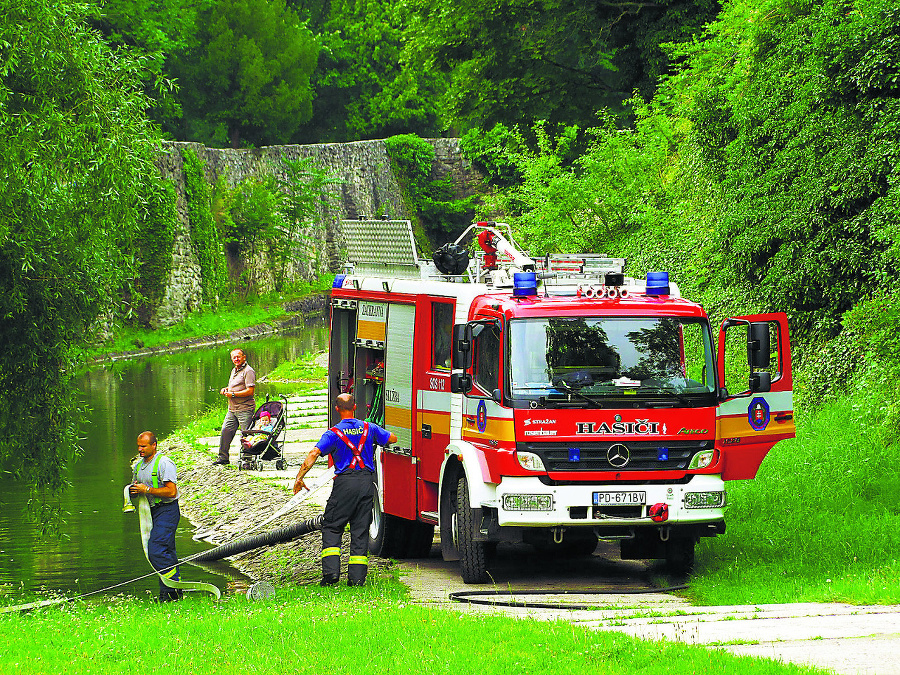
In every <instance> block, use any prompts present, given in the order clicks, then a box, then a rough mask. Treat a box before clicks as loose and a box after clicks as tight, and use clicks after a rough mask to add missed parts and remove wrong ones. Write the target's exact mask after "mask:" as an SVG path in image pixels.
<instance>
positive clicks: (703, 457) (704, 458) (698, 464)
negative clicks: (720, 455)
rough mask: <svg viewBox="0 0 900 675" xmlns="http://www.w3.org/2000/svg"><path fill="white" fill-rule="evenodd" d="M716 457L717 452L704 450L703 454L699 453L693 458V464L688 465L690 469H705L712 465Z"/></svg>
mask: <svg viewBox="0 0 900 675" xmlns="http://www.w3.org/2000/svg"><path fill="white" fill-rule="evenodd" d="M715 456H716V451H715V450H704V451H703V452H698V453H697V454H696V455H694V456H693V457H692V458H691V463H690V464H688V469H705V468H706V467H708V466H709V465H710V464H712V461H713V457H715Z"/></svg>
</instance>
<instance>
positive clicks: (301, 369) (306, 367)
mask: <svg viewBox="0 0 900 675" xmlns="http://www.w3.org/2000/svg"><path fill="white" fill-rule="evenodd" d="M320 355H321V352H319V353H307V354H304V355H303V356H301V357H300V358H298V359H296V360H294V361H285V362H284V363H280V364H279V365H278V366H276V367H275V369H274V370H272V371H271V372H270V373H267V374H266V380H267V381H269V382H271V381H276V380H278V381H283V382H290V381H296V382H303V383H308V384H316V385H318V386H319V387H320V388H321V387H324V386H325V384H326V379H327V377H328V369H327V368H323V367H322V366H319V365H317V364H316V363H315V361H316V358H317V357H319V356H320Z"/></svg>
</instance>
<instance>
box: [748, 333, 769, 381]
mask: <svg viewBox="0 0 900 675" xmlns="http://www.w3.org/2000/svg"><path fill="white" fill-rule="evenodd" d="M771 358H772V349H771V347H770V345H769V324H768V322H766V321H756V322H754V323H751V324H750V330H749V331H748V333H747V362H748V363H749V364H750V367H751V368H768V367H769V360H770V359H771ZM754 391H755V390H754ZM766 391H768V389H767V390H766Z"/></svg>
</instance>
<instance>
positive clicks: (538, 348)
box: [329, 219, 794, 583]
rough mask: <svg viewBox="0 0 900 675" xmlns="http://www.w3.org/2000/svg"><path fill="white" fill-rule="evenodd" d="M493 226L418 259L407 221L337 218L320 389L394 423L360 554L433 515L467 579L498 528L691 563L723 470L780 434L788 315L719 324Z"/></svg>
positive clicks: (574, 548)
mask: <svg viewBox="0 0 900 675" xmlns="http://www.w3.org/2000/svg"><path fill="white" fill-rule="evenodd" d="M502 227H503V226H502V224H496V223H478V224H476V225H474V226H473V227H472V228H470V231H471V233H474V234H476V235H477V241H478V244H479V245H480V248H481V249H482V252H481V254H480V255H476V256H475V257H474V259H473V260H471V261H470V260H469V258H470V255H469V251H467V250H466V249H464V248H463V247H462V246H460V245H459V240H458V242H457V243H456V244H453V245H447V246H445V247H442V248H441V249H439V250H438V251H437V252H436V253H435V255H434V257H433V260H432V261H425V260H421V259H419V258H418V256H417V253H416V247H415V242H414V241H413V237H412V230H411V228H410V225H409V222H408V221H391V220H365V219H360V220H353V221H345V223H344V232H345V236H346V242H347V252H348V264H347V267H346V269H345V273H344V274H340V275H338V276H337V277H336V278H335V282H334V288H333V289H332V300H331V335H330V345H329V347H330V351H329V394H330V396H331V398H333V397H334V396H336V395H337V394H339V393H341V392H346V391H349V392H352V393H353V394H354V396H355V397H356V400H357V405H358V411H357V414H358V416H359V417H361V418H362V417H366V418H367V419H369V420H372V421H374V422H376V423H378V424H381V425H382V426H384V427H385V428H386V429H388V430H389V431H391V432H393V433H394V434H396V436H397V438H398V442H397V443H396V444H395V446H393V447H390V448H381V449H380V450H379V451H378V464H379V466H378V471H377V476H378V479H377V481H378V482H377V485H378V489H377V494H376V504H375V508H374V514H373V522H372V526H371V530H370V550H371V552H372V553H374V554H377V555H381V556H387V557H397V558H404V557H421V556H424V555H427V554H428V552H429V550H430V549H431V545H432V542H433V539H434V528H435V527H438V528H439V532H440V541H441V550H442V553H443V556H444V558H445V559H446V560H459V562H460V570H461V573H462V577H463V579H464V580H465V581H466V582H468V583H483V582H486V581H488V580H489V578H490V562H491V557H492V555H493V552H494V551H495V549H496V546H497V545H498V544H499V543H500V542H522V541H524V542H526V543H530V544H533V545H534V546H536V547H539V548H546V549H551V550H552V549H559V550H566V551H569V552H584V553H588V552H592V551H593V550H594V548H595V547H596V545H597V541H598V539H602V540H615V541H618V542H619V545H620V552H621V557H622V558H625V559H643V558H653V559H662V560H664V561H666V563H667V565H668V566H669V568H670V569H671V570H672V571H673V572H676V573H685V572H687V571H688V570H689V569H690V568H691V566H692V564H693V559H694V546H695V544H696V542H697V541H698V540H699V539H700V538H701V537H708V536H715V535H716V534H719V533H721V532H724V529H725V520H724V512H725V506H726V503H727V497H726V488H725V485H726V481H728V480H736V479H748V478H753V477H754V476H755V474H756V471H757V469H758V467H759V465H760V463H761V462H762V460H763V458H764V457H765V455H766V453H767V452H768V451H769V449H771V447H772V446H773V445H774V444H775V443H776V442H777V441H779V440H781V439H784V438H791V437H793V436H794V422H793V402H792V380H791V363H790V344H789V339H788V326H787V317H786V316H785V315H784V314H764V315H755V316H743V317H734V318H731V319H727V320H725V321H724V322H723V323H722V324H721V326H720V327H719V328H718V331H717V332H714V331H713V329H712V328H711V326H710V324H709V320H708V317H707V315H706V313H705V311H704V309H703V308H702V307H701V306H700V305H698V304H696V303H693V302H690V301H688V300H686V299H683V298H681V297H680V294H679V291H678V288H677V286H676V285H675V284H674V283H673V282H672V281H671V280H669V278H668V275H667V274H666V273H664V272H661V273H659V272H658V273H650V274H648V275H647V278H646V279H643V280H637V279H629V278H626V277H625V275H624V267H625V261H624V260H622V259H616V258H607V257H604V256H597V255H586V254H585V255H555V256H548V257H545V258H534V259H533V258H531V257H529V256H527V255H525V254H523V253H521V252H519V251H518V250H517V249H516V248H515V246H514V245H513V244H512V243H511V239H512V238H511V236H510V237H509V238H507V237H504V236H503V234H501V229H502ZM470 231H467V233H470ZM464 236H467V235H464ZM460 240H462V237H461V238H460ZM334 414H335V413H334V412H332V415H334ZM332 422H336V419H332Z"/></svg>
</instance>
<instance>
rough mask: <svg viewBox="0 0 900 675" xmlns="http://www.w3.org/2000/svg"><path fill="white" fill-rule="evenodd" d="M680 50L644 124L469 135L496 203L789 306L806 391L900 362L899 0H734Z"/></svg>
mask: <svg viewBox="0 0 900 675" xmlns="http://www.w3.org/2000/svg"><path fill="white" fill-rule="evenodd" d="M671 49H672V55H673V58H674V59H675V61H676V62H678V63H679V64H680V65H679V70H678V72H677V73H675V74H673V75H671V76H670V77H668V78H667V79H666V80H665V81H664V82H662V84H661V86H660V88H659V90H658V92H657V94H656V95H655V97H654V98H653V99H652V101H649V102H645V101H643V100H641V99H639V98H637V97H636V98H635V99H634V100H633V101H632V102H631V103H632V109H633V111H634V113H635V123H634V125H633V126H632V127H631V128H627V129H621V128H617V126H616V125H615V124H614V123H613V121H612V120H611V119H608V118H604V117H603V116H602V115H601V117H600V120H601V123H600V124H599V125H598V126H597V127H596V128H593V129H587V130H583V129H574V128H569V129H566V130H564V131H562V132H559V133H550V132H549V131H546V130H545V129H544V128H542V127H539V128H538V129H536V130H531V131H532V134H533V135H536V137H537V139H538V144H537V148H535V147H534V146H533V145H531V146H529V145H526V143H525V142H524V140H523V138H522V136H521V135H520V134H519V133H518V132H516V131H514V130H509V129H503V128H496V129H494V130H492V131H491V132H490V133H487V134H484V133H482V134H471V135H469V136H468V137H467V138H466V147H467V148H468V149H469V151H470V153H471V155H472V156H473V158H474V159H475V160H476V163H477V164H480V165H481V166H483V167H484V168H485V169H486V170H487V171H488V172H489V173H492V174H493V175H496V176H502V177H503V178H504V179H505V181H506V185H510V184H511V185H512V187H506V188H504V189H502V191H501V193H500V195H499V196H498V202H499V204H497V206H499V208H501V209H502V210H504V211H505V212H506V213H509V214H510V215H511V218H512V220H513V221H514V222H515V224H516V225H517V227H518V228H519V230H520V231H521V232H522V233H523V235H524V238H525V240H526V242H527V245H528V246H529V247H530V248H531V250H532V252H537V253H542V252H545V251H549V250H572V249H576V250H594V251H598V252H608V253H611V254H615V255H625V256H628V257H629V260H630V271H631V272H632V273H637V274H639V273H642V272H645V271H647V270H649V269H652V268H663V269H669V270H671V272H672V273H673V274H674V275H675V277H676V279H677V280H678V281H679V283H680V285H681V287H682V288H683V289H684V290H685V291H686V293H687V294H689V295H690V296H691V297H693V298H696V299H699V300H701V301H702V302H703V303H704V304H705V305H706V306H707V308H708V309H709V310H710V311H711V312H712V314H713V315H714V316H724V315H725V314H727V313H734V312H740V311H746V310H757V311H763V310H771V311H784V312H787V313H788V315H789V317H790V321H791V326H792V337H793V341H794V343H795V349H796V350H797V352H798V355H799V356H801V359H800V360H801V364H802V366H803V371H804V373H805V377H804V378H803V380H804V382H805V383H806V387H807V391H806V395H807V396H815V397H819V396H821V395H822V394H825V393H827V392H828V391H830V390H832V389H834V386H833V385H834V384H835V383H837V382H845V381H846V376H848V375H849V374H850V373H851V372H857V374H859V372H861V370H862V366H863V365H864V364H868V363H871V362H873V361H876V360H877V361H879V362H880V366H879V368H880V369H881V370H883V369H884V368H889V369H891V370H892V372H893V371H900V340H898V339H897V338H896V337H895V333H896V331H895V330H892V327H893V326H894V325H895V322H894V321H893V319H892V318H891V317H893V316H894V315H895V314H896V313H897V311H896V309H895V307H897V306H898V303H896V301H895V300H894V299H893V298H894V296H895V295H896V293H895V291H896V290H897V288H898V287H900V282H898V281H897V274H898V271H900V270H898V264H897V253H898V246H897V239H898V219H897V214H898V213H900V5H898V4H897V3H896V1H895V0H871V1H870V0H866V2H862V1H857V2H853V1H847V0H826V1H825V2H813V1H807V0H799V1H790V0H763V1H758V0H754V1H753V2H750V1H749V0H732V1H731V2H727V3H724V5H723V8H722V11H721V13H720V14H719V17H718V19H717V20H716V21H715V22H714V23H712V24H710V25H709V26H708V28H707V30H706V32H705V34H704V35H703V36H702V37H701V38H699V39H697V40H695V41H693V42H691V43H689V44H686V45H680V46H677V47H672V48H671ZM511 172H512V173H514V174H515V176H516V178H517V180H515V181H510V180H509V176H510V173H511ZM848 354H850V355H852V358H848V357H847V356H846V355H848ZM882 375H883V374H882ZM885 379H890V378H885V377H883V376H880V377H879V381H883V380H885ZM893 379H894V380H895V381H896V379H897V378H893ZM801 393H802V392H801ZM895 398H896V397H895Z"/></svg>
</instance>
